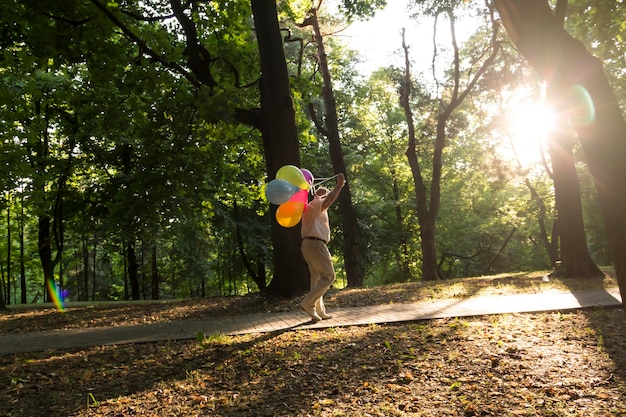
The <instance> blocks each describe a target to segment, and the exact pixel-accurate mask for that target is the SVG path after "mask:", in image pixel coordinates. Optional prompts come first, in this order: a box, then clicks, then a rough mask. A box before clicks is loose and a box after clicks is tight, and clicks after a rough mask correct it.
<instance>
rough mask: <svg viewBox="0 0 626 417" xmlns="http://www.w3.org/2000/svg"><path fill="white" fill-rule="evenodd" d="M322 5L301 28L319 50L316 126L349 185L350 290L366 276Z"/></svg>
mask: <svg viewBox="0 0 626 417" xmlns="http://www.w3.org/2000/svg"><path fill="white" fill-rule="evenodd" d="M321 3H322V1H319V2H318V4H317V5H313V7H312V8H311V9H310V10H309V12H308V14H307V17H306V18H305V19H304V21H303V22H302V23H301V25H300V26H302V27H306V26H311V27H312V29H313V38H314V41H315V45H316V48H317V54H316V56H317V61H318V64H319V68H320V71H321V73H322V79H323V86H322V97H323V101H324V112H323V115H317V114H315V113H314V112H315V109H314V108H313V107H312V106H311V108H312V113H313V114H312V117H313V119H314V121H315V122H316V126H317V129H318V131H319V132H320V134H322V135H324V136H326V137H327V138H328V143H329V150H330V159H331V161H332V166H333V170H334V172H336V173H339V172H341V173H344V174H345V175H346V179H347V182H346V185H345V187H344V190H343V191H342V193H341V194H340V195H339V199H338V201H339V210H340V212H341V220H342V225H343V255H344V265H345V268H346V276H347V281H348V286H349V287H360V286H362V285H363V272H362V269H361V264H360V262H359V253H360V251H359V238H358V233H359V227H358V221H357V216H356V210H355V209H354V206H353V204H352V193H351V191H350V176H349V174H348V173H347V170H346V163H345V161H344V158H343V151H342V148H341V141H340V135H339V122H338V120H337V101H336V99H335V94H334V91H333V85H332V78H331V74H330V69H329V66H328V59H327V55H326V49H325V46H324V34H323V33H322V29H321V26H320V22H319V19H318V12H319V9H320V6H321ZM320 116H321V117H320Z"/></svg>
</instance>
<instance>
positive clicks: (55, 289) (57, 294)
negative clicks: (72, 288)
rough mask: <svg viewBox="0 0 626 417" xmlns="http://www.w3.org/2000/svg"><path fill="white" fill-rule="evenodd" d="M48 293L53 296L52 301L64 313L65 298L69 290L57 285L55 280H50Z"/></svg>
mask: <svg viewBox="0 0 626 417" xmlns="http://www.w3.org/2000/svg"><path fill="white" fill-rule="evenodd" d="M48 293H49V294H50V297H52V302H53V303H54V306H55V307H56V308H57V310H58V311H60V312H61V313H63V312H64V311H65V298H66V297H67V296H68V291H67V290H64V289H62V288H61V287H60V286H58V285H56V284H55V282H54V281H52V280H50V281H48Z"/></svg>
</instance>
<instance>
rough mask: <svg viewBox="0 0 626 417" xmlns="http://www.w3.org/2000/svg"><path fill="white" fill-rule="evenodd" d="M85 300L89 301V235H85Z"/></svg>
mask: <svg viewBox="0 0 626 417" xmlns="http://www.w3.org/2000/svg"><path fill="white" fill-rule="evenodd" d="M82 240H83V287H84V288H83V301H89V248H88V247H87V235H83V239H82Z"/></svg>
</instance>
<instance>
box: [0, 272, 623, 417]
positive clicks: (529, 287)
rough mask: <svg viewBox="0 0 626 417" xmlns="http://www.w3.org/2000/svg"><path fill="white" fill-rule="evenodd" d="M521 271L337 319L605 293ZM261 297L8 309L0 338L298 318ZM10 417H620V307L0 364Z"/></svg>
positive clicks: (448, 284)
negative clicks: (450, 302) (407, 305)
mask: <svg viewBox="0 0 626 417" xmlns="http://www.w3.org/2000/svg"><path fill="white" fill-rule="evenodd" d="M543 275H544V273H534V274H511V275H500V276H491V277H481V278H472V279H462V280H453V281H444V282H437V283H430V284H428V283H406V284H393V285H387V286H380V287H374V288H364V289H344V290H331V291H330V292H329V294H328V296H327V297H326V304H327V305H328V308H329V310H332V308H338V307H349V306H367V305H375V304H381V303H402V302H414V301H419V300H426V299H429V300H430V299H449V298H467V297H470V296H474V295H494V294H498V295H500V294H514V293H537V292H545V291H562V290H564V289H568V290H572V291H578V290H584V289H597V288H602V287H604V288H609V287H615V286H617V283H616V282H615V279H614V278H612V277H611V275H610V274H607V276H606V277H605V279H604V280H595V281H591V282H589V281H581V280H558V279H554V278H550V279H549V281H548V282H546V281H545V280H544V279H543ZM298 301H299V300H297V299H293V300H276V299H270V298H266V297H263V296H261V295H259V294H248V295H245V296H239V297H220V298H207V299H197V300H184V301H161V302H141V303H121V302H117V303H98V304H92V305H72V304H70V305H68V306H67V308H66V309H65V311H64V312H63V313H60V312H58V311H57V310H56V309H54V308H51V307H47V308H44V307H41V306H40V307H19V308H11V309H10V311H9V312H8V313H4V314H0V333H19V332H29V331H36V330H53V329H66V328H76V327H93V326H114V325H120V324H138V323H154V322H159V321H168V320H178V319H183V318H207V317H223V316H225V315H235V314H253V313H259V312H264V313H265V312H268V311H273V312H279V311H289V310H291V309H295V308H298V307H297V306H298ZM0 415H2V416H7V417H10V416H11V417H12V416H47V417H48V416H50V417H55V416H106V417H109V416H111V417H112V416H159V417H164V416H437V417H439V416H553V417H557V416H558V417H565V416H585V417H588V416H621V417H626V315H625V314H624V312H623V310H621V309H619V308H597V309H588V310H580V311H572V312H549V313H535V314H503V315H493V316H477V317H471V318H464V319H458V318H449V319H438V320H428V321H419V322H413V323H401V324H382V325H368V326H354V327H340V328H330V329H324V330H297V331H285V332H276V333H267V334H251V335H244V336H220V337H213V338H210V339H204V340H189V341H176V342H172V341H170V342H160V343H146V344H135V345H120V346H101V347H94V348H86V349H73V350H63V351H60V350H56V351H53V350H50V351H46V352H36V353H25V354H16V355H4V356H0Z"/></svg>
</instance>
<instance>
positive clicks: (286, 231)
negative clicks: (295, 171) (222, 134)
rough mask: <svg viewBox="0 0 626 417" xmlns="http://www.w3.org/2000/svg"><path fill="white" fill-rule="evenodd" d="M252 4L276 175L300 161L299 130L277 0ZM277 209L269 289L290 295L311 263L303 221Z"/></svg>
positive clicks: (304, 284) (266, 141)
mask: <svg viewBox="0 0 626 417" xmlns="http://www.w3.org/2000/svg"><path fill="white" fill-rule="evenodd" d="M251 4H252V13H253V14H254V24H255V28H256V35H257V42H258V45H259V55H260V58H261V88H260V89H261V114H260V121H259V124H260V130H261V134H262V136H263V145H264V151H265V162H266V165H267V172H268V174H269V176H270V177H271V178H273V177H275V176H276V172H277V171H278V169H279V168H280V167H282V166H283V165H295V166H300V154H299V143H298V130H297V127H296V115H295V110H294V107H293V101H292V98H291V87H290V85H289V74H288V72H287V63H286V60H285V52H284V50H283V40H282V38H281V36H280V27H279V26H278V11H277V9H276V1H275V0H252V1H251ZM276 209H277V207H276V206H274V205H272V206H271V209H270V216H271V222H272V245H273V249H274V276H273V278H272V281H271V282H270V284H269V285H268V290H269V291H270V292H271V293H272V294H276V295H282V296H285V297H291V296H295V295H300V294H303V293H304V292H305V291H306V290H307V288H308V285H309V277H308V268H307V266H306V262H305V261H304V258H303V257H302V253H301V252H300V243H301V237H300V225H298V226H296V227H291V228H284V227H282V226H280V225H279V224H278V222H277V221H276V218H275V214H276Z"/></svg>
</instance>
